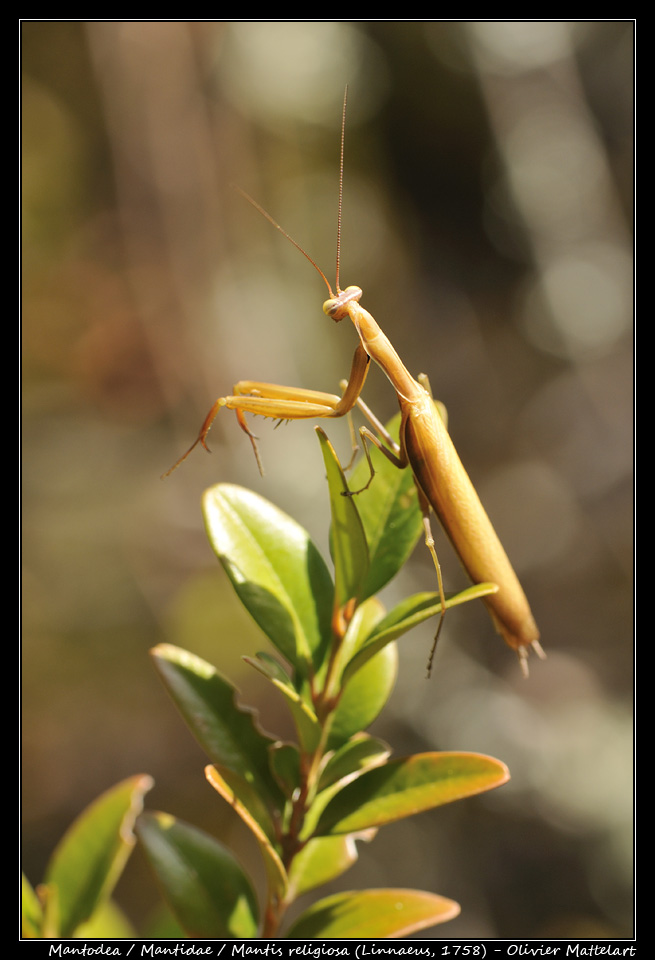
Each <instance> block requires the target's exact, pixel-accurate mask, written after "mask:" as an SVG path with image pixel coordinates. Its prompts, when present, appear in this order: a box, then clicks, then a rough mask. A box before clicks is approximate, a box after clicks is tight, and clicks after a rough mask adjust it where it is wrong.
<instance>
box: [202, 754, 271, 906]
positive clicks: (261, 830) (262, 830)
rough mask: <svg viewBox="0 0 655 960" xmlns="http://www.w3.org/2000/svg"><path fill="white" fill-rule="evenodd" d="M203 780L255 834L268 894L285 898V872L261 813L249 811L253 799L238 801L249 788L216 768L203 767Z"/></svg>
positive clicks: (254, 805) (260, 811)
mask: <svg viewBox="0 0 655 960" xmlns="http://www.w3.org/2000/svg"><path fill="white" fill-rule="evenodd" d="M205 776H206V777H207V780H208V781H209V782H210V784H211V785H212V787H213V788H214V790H216V791H217V793H219V794H220V796H222V797H223V799H224V800H226V801H227V803H229V805H230V806H231V807H232V809H233V810H234V812H235V813H236V814H238V815H239V816H240V817H241V819H242V820H243V822H244V823H245V824H246V826H247V827H248V828H249V829H250V830H251V831H252V833H253V834H254V836H255V838H256V839H257V842H258V844H259V849H260V850H261V853H262V857H263V859H264V866H265V868H266V875H267V877H268V882H269V884H270V887H271V890H272V891H273V892H274V893H275V895H276V896H278V897H280V898H282V897H284V895H285V893H286V889H287V872H286V870H285V869H284V864H283V863H282V860H281V859H280V855H279V853H278V851H277V850H276V848H275V845H274V842H273V840H272V838H271V830H270V826H267V825H266V824H265V823H264V820H265V817H264V816H263V815H262V814H263V812H264V811H263V810H259V811H257V810H255V812H254V813H253V812H252V811H251V807H256V798H255V797H254V796H248V797H247V800H246V803H244V802H243V801H242V800H241V795H242V794H243V793H244V792H247V788H248V785H247V784H246V783H245V781H241V782H237V781H238V780H239V778H238V777H237V776H236V775H235V774H232V775H231V774H230V771H227V770H221V769H219V768H218V767H212V766H210V767H205ZM246 804H248V805H246Z"/></svg>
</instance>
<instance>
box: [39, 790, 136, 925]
mask: <svg viewBox="0 0 655 960" xmlns="http://www.w3.org/2000/svg"><path fill="white" fill-rule="evenodd" d="M152 785H153V781H152V779H151V778H150V777H147V776H144V775H141V776H136V777H130V779H128V780H124V781H123V782H122V783H119V784H117V786H115V787H112V789H111V790H108V791H107V792H106V793H103V794H102V796H100V797H98V799H97V800H95V801H94V802H93V803H92V804H90V806H88V807H87V808H86V810H84V812H83V813H82V814H80V816H79V817H78V818H77V820H75V822H74V823H73V824H72V826H71V827H70V828H69V829H68V830H67V832H66V833H65V834H64V836H63V838H62V839H61V841H60V842H59V844H58V845H57V848H56V849H55V851H54V853H53V855H52V857H51V859H50V862H49V864H48V868H47V871H46V877H45V882H46V884H47V886H48V887H51V888H55V890H56V900H57V901H58V915H59V921H58V931H57V933H52V934H51V935H52V936H57V937H61V938H66V937H70V936H72V935H73V933H74V931H75V928H76V927H78V926H79V924H81V923H83V922H84V921H85V920H88V919H89V918H90V917H91V916H92V914H93V912H94V911H95V910H96V909H97V908H98V906H99V905H100V904H101V903H102V902H103V901H104V900H106V899H107V898H108V897H109V896H110V894H111V892H112V890H113V889H114V886H115V885H116V881H117V880H118V878H119V876H120V875H121V873H122V871H123V867H124V866H125V864H126V862H127V859H128V857H129V855H130V853H131V852H132V847H133V846H134V843H135V838H134V834H133V833H132V828H133V826H134V821H135V820H136V818H137V816H138V815H139V813H140V812H141V810H142V807H143V797H144V795H145V794H146V793H147V792H148V790H150V789H151V788H152Z"/></svg>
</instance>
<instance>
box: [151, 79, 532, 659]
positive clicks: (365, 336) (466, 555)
mask: <svg viewBox="0 0 655 960" xmlns="http://www.w3.org/2000/svg"><path fill="white" fill-rule="evenodd" d="M346 99H347V90H346V95H345V96H344V102H343V115H342V125H341V164H340V176H339V208H338V222H337V263H336V282H335V286H336V294H335V293H334V292H333V290H332V287H331V285H330V283H329V281H328V280H327V278H326V276H325V274H324V273H323V271H322V270H321V269H320V267H319V266H318V265H317V264H316V263H315V262H314V260H312V258H311V257H310V256H309V254H308V253H306V252H305V250H303V249H302V247H301V246H300V245H299V244H298V243H296V241H295V240H294V239H293V238H292V237H290V236H289V234H288V233H286V231H285V230H283V228H282V227H281V226H280V225H279V224H278V223H277V222H276V221H275V220H274V219H273V218H272V217H271V216H270V215H269V214H268V213H267V212H266V211H265V210H264V209H263V208H262V207H261V206H260V205H259V204H258V203H257V202H256V201H255V200H253V199H252V197H250V196H249V195H248V194H247V193H245V192H244V191H243V190H241V189H240V188H237V190H238V192H239V193H241V194H242V196H244V197H245V199H246V200H248V202H249V203H251V204H252V205H253V206H254V207H255V208H256V209H257V210H258V211H259V212H260V213H261V214H262V215H263V216H264V217H265V218H266V219H267V220H268V221H269V222H270V223H271V224H272V225H273V226H274V227H275V228H276V229H277V230H279V231H280V233H282V234H283V235H284V236H285V237H286V238H287V240H289V241H290V242H291V243H292V244H293V245H294V246H295V247H296V248H297V249H298V250H299V251H300V252H301V253H302V254H303V256H305V257H306V258H307V260H309V262H310V263H311V264H312V265H313V266H314V267H315V269H316V270H317V271H318V273H319V274H320V276H321V277H322V278H323V280H324V282H325V284H326V286H327V289H328V291H329V298H328V299H327V300H326V301H325V302H324V304H323V312H324V313H325V314H326V315H327V316H328V317H331V318H332V319H333V320H334V321H335V322H337V323H339V322H340V321H341V320H344V319H346V318H348V319H349V320H350V321H351V322H352V324H353V326H354V328H355V330H356V331H357V335H358V337H359V343H358V344H357V347H356V349H355V354H354V357H353V361H352V366H351V370H350V376H349V378H348V380H347V381H343V382H342V389H343V393H342V395H341V396H339V395H336V394H331V393H322V392H320V391H317V390H308V389H303V388H297V387H286V386H280V385H278V384H272V383H261V382H258V381H252V380H240V381H239V382H238V383H237V384H235V385H234V387H233V391H234V392H233V394H232V396H227V397H219V398H218V399H217V400H216V401H215V403H214V404H213V406H212V408H211V409H210V411H209V413H208V414H207V416H206V418H205V420H204V422H203V424H202V427H201V428H200V432H199V434H198V436H197V438H196V440H195V441H194V442H193V443H192V444H191V446H190V447H189V449H188V450H187V451H186V453H184V454H183V455H182V456H181V457H180V458H179V460H177V461H176V463H174V464H173V466H172V467H171V468H170V470H168V471H167V472H166V473H165V474H164V477H167V476H169V474H171V473H172V472H173V470H175V469H176V468H177V467H178V466H179V465H180V464H181V463H182V462H183V461H184V460H186V458H187V457H188V456H189V454H190V453H191V451H192V450H193V449H194V448H195V447H196V446H197V445H198V444H200V445H201V446H203V447H204V448H205V449H206V450H208V449H209V448H208V446H207V442H206V440H207V434H208V433H209V430H210V428H211V425H212V423H213V422H214V419H215V418H216V416H217V414H218V412H219V410H220V409H221V408H222V407H227V408H228V409H229V410H234V411H235V413H236V417H237V420H238V422H239V426H240V427H241V429H242V430H243V431H244V432H245V433H246V434H247V435H248V437H249V438H250V441H251V444H252V446H253V450H254V452H255V456H256V458H257V463H258V466H259V469H260V472H261V470H262V468H261V462H260V460H259V454H258V452H257V446H256V442H255V441H256V438H255V436H254V435H253V434H252V433H251V431H250V428H249V427H248V424H247V421H246V418H245V414H246V413H252V414H259V415H260V416H264V417H271V418H274V419H276V420H301V419H314V418H323V417H326V418H332V417H343V416H345V415H347V414H349V413H350V411H351V410H352V409H353V408H354V407H355V405H357V406H358V407H359V408H360V409H361V410H362V411H363V413H364V415H365V416H366V417H367V418H368V420H369V422H370V423H371V424H372V426H373V427H374V430H375V433H374V432H372V431H371V430H370V429H369V428H368V427H365V426H364V427H361V428H360V431H359V432H360V436H361V438H362V445H363V448H364V452H365V454H366V457H367V460H368V464H369V468H370V472H371V476H370V479H369V481H368V484H367V486H368V485H369V484H370V483H371V481H372V480H373V475H374V470H373V465H372V463H371V458H370V454H369V449H368V444H369V443H372V444H374V445H375V446H376V447H377V448H378V449H379V450H380V451H381V452H382V453H383V454H384V456H385V457H387V458H388V459H389V460H390V461H391V462H392V463H393V464H394V465H395V466H397V467H398V468H401V469H402V468H406V467H409V468H410V469H411V471H412V473H413V475H414V481H415V484H416V489H417V492H418V498H419V504H420V508H421V512H422V515H423V526H424V533H425V544H426V546H427V548H428V550H429V551H430V554H431V557H432V560H433V563H434V567H435V570H436V574H437V580H438V585H439V597H440V600H441V613H440V618H439V624H438V627H437V631H436V634H435V637H434V641H433V644H432V649H431V651H430V655H429V659H428V666H427V673H428V676H429V675H430V671H431V668H432V661H433V657H434V652H435V648H436V644H437V639H438V637H439V633H440V631H441V626H442V623H443V617H444V614H445V608H446V604H445V594H444V588H443V580H442V576H441V567H440V564H439V560H438V557H437V554H436V550H435V546H434V538H433V536H432V530H431V526H430V511H431V510H432V511H434V513H435V514H436V515H437V517H438V519H439V521H440V523H441V526H442V527H443V529H444V530H445V532H446V534H447V536H448V538H449V539H450V541H451V543H452V545H453V547H454V549H455V551H456V553H457V554H458V556H459V558H460V561H461V563H462V565H463V567H464V569H465V570H466V572H467V574H468V576H469V577H470V579H471V581H472V582H473V583H483V582H485V581H490V582H492V583H495V584H496V585H497V587H498V590H497V592H496V593H493V594H489V595H487V596H485V597H483V600H484V603H485V604H486V606H487V608H488V610H489V613H490V615H491V618H492V621H493V623H494V626H495V628H496V630H497V632H498V633H499V634H500V635H501V636H502V637H503V639H504V640H505V642H506V643H507V644H508V645H509V646H510V647H511V648H512V649H513V650H515V651H516V653H517V655H518V658H519V662H520V665H521V669H522V671H523V673H524V674H525V675H526V676H527V674H528V654H529V652H530V650H531V649H532V650H533V651H534V652H535V653H536V654H537V656H539V657H540V658H542V659H543V658H544V656H545V654H544V652H543V650H542V648H541V645H540V643H539V630H538V628H537V625H536V623H535V620H534V617H533V616H532V612H531V610H530V605H529V603H528V600H527V597H526V595H525V593H524V591H523V588H522V586H521V584H520V582H519V579H518V577H517V575H516V573H515V571H514V568H513V567H512V565H511V563H510V561H509V558H508V557H507V554H506V553H505V550H504V548H503V546H502V544H501V542H500V540H499V538H498V535H497V534H496V531H495V530H494V528H493V525H492V523H491V521H490V519H489V517H488V516H487V513H486V511H485V509H484V507H483V506H482V503H481V502H480V498H479V497H478V494H477V493H476V490H475V488H474V486H473V484H472V482H471V480H470V479H469V476H468V474H467V473H466V470H465V469H464V466H463V465H462V462H461V460H460V458H459V456H458V454H457V451H456V449H455V446H454V444H453V442H452V440H451V438H450V434H449V433H448V430H447V428H446V426H445V424H444V421H443V419H442V416H441V414H440V412H439V410H438V407H437V405H436V404H435V402H434V400H433V399H432V395H431V393H430V392H429V389H428V387H427V378H426V377H424V376H423V375H419V378H418V379H414V377H412V375H411V374H410V373H409V371H408V370H407V368H406V367H405V365H404V364H403V362H402V360H401V359H400V357H399V356H398V354H397V352H396V350H395V349H394V347H393V345H392V344H391V341H390V340H389V338H388V337H387V336H386V335H385V334H384V333H383V331H382V330H381V329H380V327H379V325H378V323H377V321H376V320H375V319H374V318H373V317H372V316H371V314H370V313H369V312H368V311H367V310H365V309H364V307H362V306H361V304H360V302H359V301H360V299H361V297H362V290H361V289H360V288H359V287H356V286H349V287H346V288H345V290H342V289H341V287H340V285H339V269H340V254H341V213H342V202H343V155H344V140H345V117H346ZM371 360H374V361H375V362H376V363H377V365H378V366H379V367H380V368H381V370H382V371H383V372H384V373H385V374H386V376H387V378H388V380H389V381H390V383H391V385H392V387H393V389H394V390H395V392H396V397H397V399H398V404H399V406H400V411H401V423H400V433H399V443H395V442H394V440H393V439H392V438H391V437H390V436H389V435H388V434H387V432H386V431H385V430H384V428H383V427H382V425H381V424H380V423H379V422H378V420H377V419H376V418H375V417H374V416H373V415H372V414H371V412H370V411H369V409H368V407H367V406H366V405H365V404H364V403H363V401H362V400H361V399H360V394H361V392H362V389H363V387H364V382H365V380H366V377H367V374H368V371H369V368H370V362H371ZM363 489H365V488H363ZM356 492H357V493H359V492H361V491H356Z"/></svg>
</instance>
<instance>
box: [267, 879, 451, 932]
mask: <svg viewBox="0 0 655 960" xmlns="http://www.w3.org/2000/svg"><path fill="white" fill-rule="evenodd" d="M459 911H460V907H459V904H458V903H455V901H454V900H447V899H446V898H445V897H439V896H437V895H436V894H434V893H424V892H423V891H422V890H356V891H352V892H347V893H336V894H334V895H333V896H331V897H326V898H325V899H324V900H319V901H318V903H315V904H313V905H312V906H311V907H310V908H309V909H308V910H306V911H305V912H304V913H303V914H302V915H301V916H300V917H298V919H297V920H296V921H295V923H293V924H292V926H291V928H290V929H289V930H288V931H287V933H286V936H287V938H288V939H290V940H293V939H296V940H318V939H321V940H322V939H323V938H325V939H327V938H332V939H347V938H352V939H355V940H377V939H390V938H399V937H406V936H408V935H409V934H410V933H415V932H416V931H417V930H424V929H425V928H426V927H431V926H434V924H437V923H444V922H445V921H446V920H452V919H453V917H456V916H457V915H458V913H459Z"/></svg>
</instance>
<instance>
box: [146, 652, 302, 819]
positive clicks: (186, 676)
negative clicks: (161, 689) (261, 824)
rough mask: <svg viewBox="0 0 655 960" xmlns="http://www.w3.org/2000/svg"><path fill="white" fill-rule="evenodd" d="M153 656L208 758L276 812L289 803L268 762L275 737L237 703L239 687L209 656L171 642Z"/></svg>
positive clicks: (153, 653)
mask: <svg viewBox="0 0 655 960" xmlns="http://www.w3.org/2000/svg"><path fill="white" fill-rule="evenodd" d="M151 654H152V657H153V660H154V663H155V666H156V667H157V670H158V672H159V674H160V676H161V678H162V680H163V682H164V685H165V686H166V689H167V690H168V692H169V693H170V695H171V696H172V698H173V700H174V701H175V704H176V706H177V707H178V709H179V711H180V713H181V714H182V716H183V717H184V719H185V720H186V722H187V724H188V725H189V728H190V729H191V732H192V733H193V735H194V736H195V738H196V739H197V740H198V742H199V744H200V745H201V747H202V748H203V749H204V750H205V751H206V752H207V754H208V756H209V758H210V759H211V760H212V761H213V762H214V763H216V764H218V765H219V766H221V767H225V768H227V769H229V770H233V771H234V772H235V773H237V774H239V775H240V776H241V777H243V778H244V780H246V781H247V782H248V783H250V784H252V785H253V786H254V787H255V789H256V790H257V792H258V793H259V794H260V796H261V797H262V798H263V799H264V800H265V801H266V803H267V805H268V807H269V810H270V812H271V813H272V814H273V815H274V814H275V812H276V811H278V810H280V809H281V808H282V806H283V805H284V797H283V796H282V792H281V790H280V788H279V786H278V784H277V782H276V780H275V777H274V776H273V774H272V773H271V768H270V765H269V748H270V747H271V745H272V744H273V743H274V742H275V741H274V740H273V739H272V738H271V737H269V736H267V735H266V734H265V733H263V732H262V731H261V730H260V729H259V728H258V727H257V725H256V722H255V716H254V713H253V711H252V710H245V709H243V708H241V707H239V706H238V705H237V703H236V696H237V689H236V687H234V686H233V685H232V684H231V683H230V682H229V680H226V679H225V678H224V677H222V676H221V675H220V674H219V673H218V671H217V670H216V669H215V668H214V667H212V665H211V664H209V663H207V662H206V661H205V660H202V659H201V658H200V657H197V656H196V655H195V654H193V653H189V652H188V651H187V650H181V649H180V648H179V647H174V646H172V645H171V644H169V643H160V644H159V645H158V646H156V647H154V648H153V650H152V651H151Z"/></svg>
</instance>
